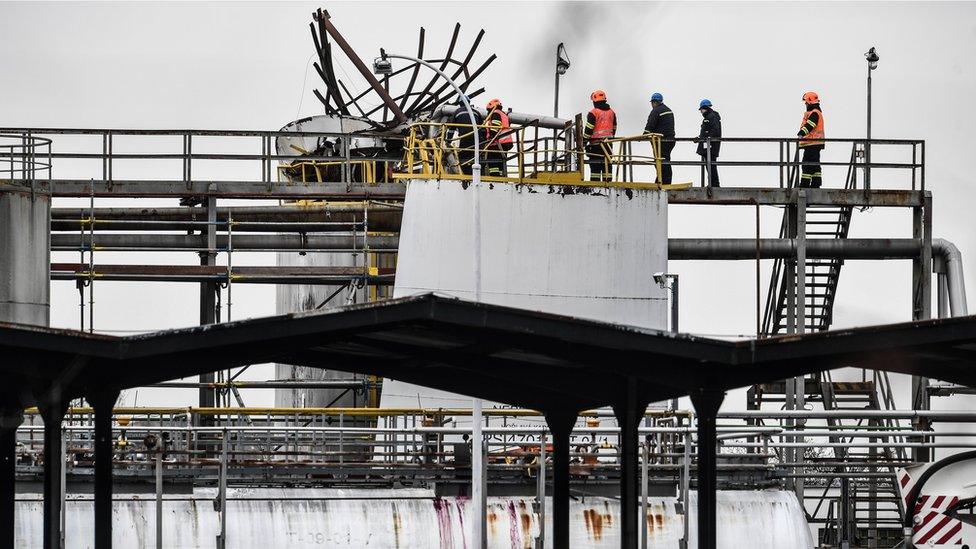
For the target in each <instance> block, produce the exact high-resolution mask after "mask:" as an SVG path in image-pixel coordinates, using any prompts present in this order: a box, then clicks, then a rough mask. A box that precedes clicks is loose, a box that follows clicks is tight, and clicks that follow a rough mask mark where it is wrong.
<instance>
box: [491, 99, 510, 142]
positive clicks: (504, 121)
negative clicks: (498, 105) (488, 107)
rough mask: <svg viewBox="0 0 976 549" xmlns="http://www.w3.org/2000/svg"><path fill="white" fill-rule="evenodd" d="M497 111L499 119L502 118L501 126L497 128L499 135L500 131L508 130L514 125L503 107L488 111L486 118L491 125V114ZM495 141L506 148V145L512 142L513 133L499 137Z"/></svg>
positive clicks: (496, 131) (496, 132)
mask: <svg viewBox="0 0 976 549" xmlns="http://www.w3.org/2000/svg"><path fill="white" fill-rule="evenodd" d="M495 113H498V119H499V120H501V123H502V125H501V128H497V129H496V130H495V135H496V136H497V135H498V134H500V133H503V132H506V131H508V130H509V129H510V128H511V127H512V126H511V124H510V123H509V121H508V114H506V113H505V111H503V110H501V109H493V110H492V111H491V112H490V113H488V116H487V118H486V120H489V122H488V124H489V125H491V122H490V120H491V115H492V114H495ZM495 142H496V143H498V144H499V145H502V146H503V147H502V148H505V147H504V145H509V144H511V143H512V134H507V135H503V136H501V137H499V138H498V139H496V140H495Z"/></svg>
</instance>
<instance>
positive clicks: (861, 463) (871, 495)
mask: <svg viewBox="0 0 976 549" xmlns="http://www.w3.org/2000/svg"><path fill="white" fill-rule="evenodd" d="M865 378H866V376H865ZM821 385H822V388H821V395H822V401H823V406H824V409H825V410H857V411H860V410H891V409H894V407H895V403H894V395H893V394H892V390H891V382H890V380H889V379H888V375H887V374H886V373H884V372H873V378H872V379H871V380H867V379H863V380H862V381H859V382H837V381H833V380H832V378H831V376H830V372H825V373H824V375H823V377H822V382H821ZM827 425H828V426H829V427H830V429H831V430H832V431H833V430H836V431H837V432H839V433H843V431H844V430H845V429H861V430H863V429H872V430H877V431H878V437H877V438H872V439H869V441H870V442H872V443H880V444H885V445H886V444H887V443H889V442H891V441H892V439H893V438H896V436H897V435H895V434H894V433H896V432H897V431H898V430H899V429H900V425H899V422H898V421H896V420H890V419H884V420H879V419H872V418H868V419H858V420H841V419H828V420H827ZM829 440H830V442H831V443H834V444H836V446H835V447H834V449H833V450H834V452H833V453H834V459H835V460H836V461H837V462H843V463H845V466H843V467H837V468H836V469H835V471H836V472H837V473H845V474H847V475H854V476H853V477H851V478H845V479H843V480H842V481H841V482H840V486H839V494H837V495H836V496H835V497H836V507H837V510H838V511H837V513H833V512H831V513H829V516H828V520H827V521H826V524H825V528H824V529H823V530H822V531H821V532H822V533H821V546H822V547H824V546H826V547H829V546H840V544H839V542H840V541H847V542H848V543H849V545H848V546H849V547H851V548H855V547H892V546H893V545H894V543H897V542H898V541H900V540H901V531H900V519H901V516H902V513H903V511H904V509H903V507H904V503H903V502H902V499H901V495H900V491H899V489H898V483H897V482H898V481H897V476H896V470H897V464H899V463H905V462H907V461H908V456H906V455H905V452H904V449H903V448H898V449H897V450H892V449H891V448H890V447H888V446H885V447H882V448H864V447H862V446H860V445H859V444H857V443H856V441H854V440H853V439H852V438H850V437H844V436H843V435H839V436H832V437H830V439H829ZM871 464H876V465H874V466H872V465H871ZM886 464H888V466H885V465H886ZM857 475H863V477H859V476H857ZM831 488H835V489H836V487H834V486H832V485H828V486H827V487H825V488H824V490H823V492H822V493H821V499H822V500H823V499H826V498H830V497H831V495H830V490H831ZM820 507H821V505H818V509H819V508H820ZM831 511H833V510H832V509H831ZM888 540H894V543H886V542H887V541H888Z"/></svg>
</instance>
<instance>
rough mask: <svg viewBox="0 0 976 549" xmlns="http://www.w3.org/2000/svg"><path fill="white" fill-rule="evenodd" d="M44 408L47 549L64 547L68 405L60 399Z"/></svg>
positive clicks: (44, 537)
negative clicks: (64, 426) (64, 436)
mask: <svg viewBox="0 0 976 549" xmlns="http://www.w3.org/2000/svg"><path fill="white" fill-rule="evenodd" d="M52 400H54V401H53V402H47V403H45V404H44V405H43V406H42V408H41V416H42V417H43V418H44V518H43V524H44V526H43V530H44V534H43V540H44V549H60V546H61V469H62V468H63V467H64V463H63V462H62V461H61V458H62V454H61V445H62V441H61V422H62V420H63V418H64V412H65V409H66V405H65V403H63V402H60V401H59V400H58V399H52Z"/></svg>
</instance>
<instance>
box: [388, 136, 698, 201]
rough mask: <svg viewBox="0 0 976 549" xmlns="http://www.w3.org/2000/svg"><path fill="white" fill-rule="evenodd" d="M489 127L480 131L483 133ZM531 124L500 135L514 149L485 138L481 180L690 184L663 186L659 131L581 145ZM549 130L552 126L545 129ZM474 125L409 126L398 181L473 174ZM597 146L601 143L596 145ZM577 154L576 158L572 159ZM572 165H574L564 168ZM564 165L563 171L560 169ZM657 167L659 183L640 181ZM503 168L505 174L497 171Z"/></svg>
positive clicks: (631, 185) (464, 177)
mask: <svg viewBox="0 0 976 549" xmlns="http://www.w3.org/2000/svg"><path fill="white" fill-rule="evenodd" d="M485 129H486V128H485V126H480V127H479V131H481V132H483V133H482V135H485V133H484V132H485ZM530 129H533V127H532V126H513V127H512V128H510V129H508V130H507V131H505V132H503V133H502V134H501V135H503V136H510V137H511V138H512V147H511V149H510V150H508V151H505V150H503V149H501V148H499V147H497V145H495V142H494V140H492V141H488V142H487V143H485V142H484V139H482V143H484V144H483V146H482V150H481V151H480V153H481V154H480V155H479V156H480V158H479V161H480V163H481V164H482V170H481V174H482V177H481V178H482V180H483V181H488V182H499V183H516V184H520V183H526V184H563V185H580V186H601V187H629V188H663V187H666V188H686V187H689V186H691V183H683V184H678V185H662V184H661V182H660V173H661V138H662V136H661V135H660V134H644V135H639V136H633V137H621V138H613V139H606V140H602V141H600V142H597V143H586V144H585V145H584V146H583V147H577V148H576V149H575V150H574V149H567V148H566V147H565V146H563V147H560V146H559V145H562V143H563V141H562V140H560V139H557V138H556V137H554V136H548V137H540V136H539V131H538V128H535V129H536V134H535V136H534V137H533V136H530V135H529V132H530ZM546 131H548V130H546ZM471 134H472V129H471V126H470V125H466V124H452V123H433V122H423V123H416V124H413V125H411V126H410V130H409V133H408V135H407V138H406V140H405V141H404V161H403V163H402V164H401V166H400V169H399V170H398V171H397V173H394V174H393V178H394V179H458V180H469V179H470V178H471V175H470V172H471V169H470V166H471V165H472V164H473V163H474V156H475V155H474V149H473V146H462V143H463V142H465V141H467V143H465V145H470V144H471V139H470V138H471ZM645 143H646V150H647V151H648V153H647V154H640V153H635V152H634V151H635V149H637V150H639V147H638V146H636V145H639V144H645ZM593 145H598V146H599V149H595V147H593ZM573 157H575V158H573ZM571 158H572V159H574V160H575V162H569V161H568V160H570V159H571ZM598 163H599V164H602V167H603V168H604V170H603V172H604V173H606V174H610V175H608V176H604V177H598V176H595V175H593V174H594V173H596V172H597V170H594V169H593V167H594V165H595V164H598ZM567 165H573V166H574V167H575V169H573V170H568V169H565V167H566V166H567ZM557 166H558V167H562V168H563V169H561V170H560V169H557ZM584 166H589V167H590V168H591V178H590V180H589V181H588V180H586V178H585V177H584V176H583V175H584V174H583V167H584ZM638 166H654V168H655V170H656V173H657V177H656V180H655V181H639V180H637V179H636V178H635V176H634V168H635V167H638ZM499 172H500V173H501V174H500V175H499Z"/></svg>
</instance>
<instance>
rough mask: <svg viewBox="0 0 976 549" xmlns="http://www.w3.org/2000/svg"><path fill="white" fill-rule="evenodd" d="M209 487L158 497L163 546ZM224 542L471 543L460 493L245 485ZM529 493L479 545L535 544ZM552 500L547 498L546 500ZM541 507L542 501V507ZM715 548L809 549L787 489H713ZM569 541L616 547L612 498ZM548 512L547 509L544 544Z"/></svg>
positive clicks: (491, 520) (123, 502)
mask: <svg viewBox="0 0 976 549" xmlns="http://www.w3.org/2000/svg"><path fill="white" fill-rule="evenodd" d="M215 496H216V493H215V491H214V490H207V489H204V490H197V491H195V492H194V493H193V494H186V495H172V496H170V495H167V496H166V497H165V502H164V505H163V547H166V548H174V549H175V548H180V549H189V548H208V549H209V548H212V547H214V546H215V545H214V540H215V537H216V535H217V533H218V532H219V529H220V515H219V513H217V512H216V511H214V504H213V501H214V498H215ZM228 498H229V501H228V505H227V508H228V511H227V547H234V548H241V549H246V548H251V547H254V548H259V549H268V548H269V547H289V548H306V547H307V548H312V547H315V548H326V547H328V548H362V547H378V548H398V547H403V548H410V549H415V548H420V549H423V548H431V549H455V548H457V549H462V548H469V547H472V545H471V543H470V540H468V539H467V536H469V534H470V532H469V529H468V528H466V527H465V525H466V524H469V521H470V520H471V518H472V517H471V516H470V505H469V504H468V503H469V501H468V500H467V499H466V498H454V497H451V498H440V497H434V496H433V495H432V494H431V493H430V492H429V491H426V490H337V489H328V490H325V489H292V490H277V489H247V490H234V489H231V490H229V491H228ZM691 502H692V505H691V511H692V513H691V516H690V517H689V518H690V519H691V521H692V522H691V524H692V534H691V547H694V546H695V543H696V538H695V534H694V520H695V498H694V494H692V499H691ZM533 503H534V502H533V499H532V498H522V497H512V498H494V497H493V498H489V500H488V509H487V512H488V517H487V524H488V545H489V547H492V548H499V549H501V548H516V549H517V548H530V547H534V543H535V540H536V537H537V536H538V534H539V521H538V514H537V513H536V512H535V510H534V508H533ZM547 503H548V504H549V505H551V501H550V502H547ZM547 506H548V505H547ZM718 511H719V527H720V530H719V532H720V533H719V547H721V548H723V549H741V548H742V547H749V548H750V549H764V548H768V549H793V548H797V549H799V548H803V549H808V548H810V547H813V540H812V538H811V536H810V532H809V530H808V528H807V525H806V522H805V520H804V517H803V512H802V511H801V510H800V507H799V505H798V504H797V501H796V497H795V496H794V495H793V494H792V493H791V492H780V491H761V492H721V493H720V494H719V509H718ZM155 513H156V511H155V498H154V495H153V494H138V495H124V494H121V495H117V501H116V502H115V508H114V536H113V537H114V546H115V547H117V548H130V547H131V548H142V547H154V546H155V532H156V519H155V517H156V515H155ZM571 513H572V518H573V522H572V528H571V540H572V547H573V548H574V549H588V548H602V547H619V546H620V539H619V533H620V532H619V524H620V521H619V514H618V505H617V503H616V502H615V501H614V500H613V499H609V498H599V497H594V498H584V499H579V500H574V501H573V502H572V505H571ZM41 515H42V503H41V501H40V499H39V497H37V496H33V495H24V496H20V497H18V501H17V530H16V539H17V547H39V546H40V545H41V531H42V530H41ZM551 517H552V513H551V512H547V513H546V518H547V525H546V529H547V532H546V542H547V543H546V547H550V546H551V544H550V542H551V540H552V536H551V531H552V530H551V529H552V525H551V524H550V523H549V520H550V518H551ZM92 519H93V516H92V504H91V500H90V499H88V496H79V497H77V498H75V497H69V500H68V503H67V531H66V536H65V537H66V541H67V543H66V546H67V548H68V549H73V548H87V547H91V546H92V540H93V530H92ZM646 525H647V528H648V547H651V548H655V549H657V548H661V549H664V548H667V549H672V548H674V549H677V548H678V540H679V539H680V538H681V532H682V520H681V516H680V515H679V514H677V513H676V512H675V499H674V498H660V497H655V498H650V505H649V507H648V514H647V517H646Z"/></svg>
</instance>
